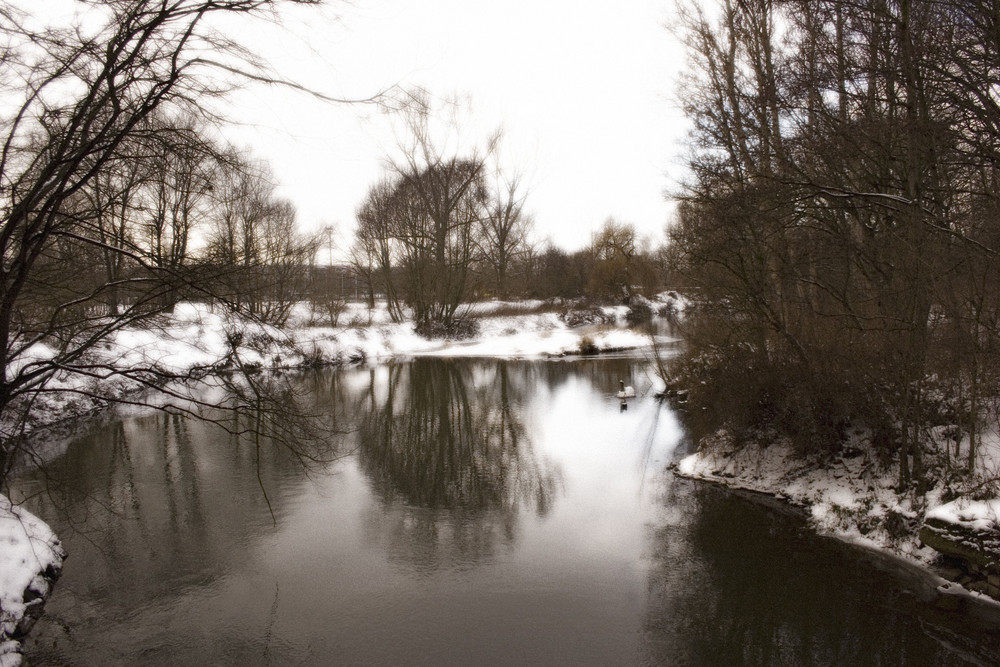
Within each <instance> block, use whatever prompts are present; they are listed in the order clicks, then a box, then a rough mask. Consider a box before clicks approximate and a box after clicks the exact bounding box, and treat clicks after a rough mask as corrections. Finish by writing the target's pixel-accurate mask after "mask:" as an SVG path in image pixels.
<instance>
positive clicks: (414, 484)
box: [358, 359, 558, 567]
mask: <svg viewBox="0 0 1000 667" xmlns="http://www.w3.org/2000/svg"><path fill="white" fill-rule="evenodd" d="M530 377H531V375H530V374H529V373H517V374H512V373H511V370H510V368H509V366H508V362H505V361H489V362H482V363H478V364H477V363H469V362H468V361H465V362H462V363H455V362H452V361H447V360H439V359H417V360H415V361H413V362H411V363H408V364H397V365H391V366H389V368H388V377H387V378H385V379H384V382H379V379H378V378H376V377H375V375H374V374H373V376H372V383H371V385H370V387H369V392H368V394H367V397H366V400H367V402H368V403H369V405H368V407H367V411H366V414H365V415H364V416H363V417H362V418H361V423H360V429H359V437H358V443H359V459H360V462H361V466H362V469H363V470H364V471H365V472H366V474H367V475H368V476H369V478H370V479H371V480H372V483H373V485H374V487H375V488H376V490H377V491H378V492H379V494H380V495H381V496H382V497H383V499H384V500H385V503H386V505H390V504H392V505H394V509H393V510H392V511H391V512H388V513H385V512H381V511H380V512H378V513H377V514H373V517H372V518H373V520H375V521H379V522H382V521H395V522H396V523H397V526H396V529H394V530H384V529H383V528H380V529H379V530H378V531H373V533H377V534H380V535H392V536H394V537H393V538H392V539H393V540H394V541H395V542H397V544H396V545H395V546H394V547H392V548H390V552H392V553H396V554H406V558H411V559H413V560H414V561H416V562H417V564H418V565H423V566H428V567H433V566H436V565H438V564H440V563H441V562H442V561H448V562H463V563H469V562H471V561H478V560H479V559H481V558H483V557H487V556H488V555H489V554H492V553H493V551H494V549H495V548H496V546H497V545H498V544H503V543H510V542H511V541H513V539H514V538H515V535H516V523H517V520H518V515H519V512H520V510H521V509H522V508H529V509H530V510H531V511H533V512H535V513H537V514H538V515H545V514H546V513H547V512H548V511H549V509H550V508H551V506H552V502H553V499H554V495H555V493H556V490H557V486H558V475H557V474H556V473H555V472H554V471H553V470H551V469H550V467H547V466H545V465H543V463H542V462H540V461H539V460H538V458H537V457H536V455H535V452H534V449H533V446H532V439H531V437H530V434H529V433H528V432H527V429H526V428H525V425H524V422H523V420H522V419H521V414H520V411H521V409H522V407H523V402H524V395H525V390H526V387H525V386H524V383H525V382H527V381H528V379H529V378H530ZM400 500H401V501H402V502H398V501H400Z"/></svg>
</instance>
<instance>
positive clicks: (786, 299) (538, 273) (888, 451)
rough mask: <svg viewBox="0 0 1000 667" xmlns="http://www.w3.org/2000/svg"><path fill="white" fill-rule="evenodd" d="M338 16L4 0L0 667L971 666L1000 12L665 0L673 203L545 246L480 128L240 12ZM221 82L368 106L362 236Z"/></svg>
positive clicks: (439, 101)
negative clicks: (357, 92) (319, 205)
mask: <svg viewBox="0 0 1000 667" xmlns="http://www.w3.org/2000/svg"><path fill="white" fill-rule="evenodd" d="M333 4H335V0H327V1H324V0H79V1H77V0H72V1H71V2H68V3H67V6H68V7H71V8H72V10H71V11H69V12H55V11H52V12H48V13H47V11H46V9H45V8H42V7H36V6H34V5H33V4H31V3H26V2H9V3H8V2H0V38H2V39H0V100H2V102H0V130H2V133H0V146H2V147H0V211H2V218H0V252H2V257H3V265H2V272H0V350H2V355H3V356H2V366H3V368H2V370H3V373H2V374H0V543H4V544H6V543H7V542H9V543H10V544H11V546H10V547H9V548H6V547H3V546H0V570H3V572H0V574H3V576H0V666H7V665H19V664H21V663H22V659H23V660H24V661H25V662H26V663H27V664H64V663H73V664H90V663H95V664H135V661H136V660H139V661H140V662H142V663H144V664H171V663H172V662H174V664H176V663H175V661H180V662H186V663H189V664H195V663H198V662H207V663H213V664H238V663H243V662H246V661H247V660H250V661H253V660H258V661H259V660H260V658H261V656H263V657H264V659H265V662H269V661H272V660H275V661H281V662H286V663H287V662H299V663H301V664H336V663H338V662H358V663H366V664H406V663H408V662H413V661H417V662H420V661H421V660H419V659H417V658H415V657H414V656H423V658H424V659H426V660H430V661H432V662H437V663H439V664H469V663H470V662H477V661H478V662H482V661H484V660H485V661H486V662H491V661H492V662H499V663H507V664H511V663H520V664H555V663H558V662H562V661H563V660H565V661H568V662H576V663H579V664H586V663H590V662H592V663H594V664H607V663H608V662H609V661H616V662H619V663H620V664H669V663H671V662H673V661H680V662H687V663H701V664H712V663H719V662H725V663H730V664H740V663H744V664H795V663H816V664H838V663H839V664H868V662H871V663H873V664H884V663H896V664H905V663H908V662H918V661H919V660H920V659H922V658H926V657H927V656H928V655H930V656H933V657H934V659H936V660H937V661H938V662H941V663H942V664H943V663H946V662H950V661H952V660H957V659H961V660H964V661H966V662H968V663H969V664H980V662H981V661H982V660H984V659H987V660H988V656H990V655H991V654H992V655H994V657H995V653H994V652H995V651H1000V645H997V640H994V639H989V637H993V636H995V635H996V633H995V630H996V628H998V627H1000V605H998V604H997V603H996V602H995V601H996V600H1000V547H998V546H997V545H1000V519H998V516H997V513H998V512H1000V435H998V433H1000V403H998V399H1000V396H998V389H997V388H998V386H1000V8H998V6H997V4H996V3H994V2H988V1H986V0H947V1H945V0H851V1H846V0H703V1H699V0H678V1H677V2H676V3H667V4H669V6H667V4H665V5H664V6H665V9H664V11H665V16H667V17H668V18H667V19H665V20H664V22H663V26H662V38H663V39H664V40H675V41H676V42H677V43H678V44H679V45H680V46H682V47H683V52H684V54H685V59H684V60H683V62H678V63H677V64H676V69H677V77H676V82H675V83H674V84H672V85H673V88H674V89H673V90H672V93H671V97H672V102H671V103H672V104H674V105H675V106H677V107H679V108H680V110H681V111H683V116H684V119H685V123H686V125H685V134H684V139H683V143H682V145H681V146H679V147H678V150H677V155H676V156H671V157H670V158H669V159H671V160H673V161H675V162H676V163H677V164H678V165H680V167H681V172H680V173H681V174H682V175H681V176H680V177H679V178H677V179H673V180H671V181H669V182H668V181H667V179H666V177H664V182H663V183H662V193H663V197H664V198H665V199H666V200H668V201H669V202H671V204H672V208H671V211H672V214H671V215H670V216H669V217H668V218H665V219H663V220H656V221H654V228H653V231H652V232H650V228H649V226H648V224H647V225H646V226H643V224H637V222H638V221H633V220H630V219H626V218H623V217H618V216H615V215H610V216H607V217H606V218H603V219H602V221H601V222H600V223H599V224H594V225H591V226H587V225H586V224H584V222H582V221H581V223H580V225H579V230H578V231H579V234H578V236H579V237H580V239H581V242H580V245H579V246H578V247H576V248H562V247H559V246H558V245H557V244H556V243H554V242H553V241H552V240H551V237H549V236H546V235H545V234H544V233H543V232H542V231H541V229H542V228H544V224H543V223H545V222H546V221H545V220H543V219H540V218H539V217H538V216H537V215H536V214H535V209H534V208H533V205H532V196H533V192H534V188H535V185H536V184H535V183H533V181H532V176H531V173H532V172H531V165H529V164H516V163H513V164H512V163H511V161H510V160H507V159H504V156H505V154H506V153H505V136H504V132H503V131H502V129H497V130H495V131H485V132H481V131H480V128H479V127H478V126H476V127H475V128H474V129H472V125H471V124H467V125H465V126H463V121H462V115H461V113H457V112H455V109H456V108H457V107H458V106H460V104H459V103H457V102H455V101H454V100H452V99H450V98H446V96H445V95H443V94H439V93H438V91H432V90H428V89H426V88H424V87H421V86H416V85H405V84H404V83H400V84H398V85H394V86H389V87H386V88H379V87H376V84H374V83H373V86H372V90H371V91H370V97H362V98H359V99H353V98H351V99H348V98H344V97H342V96H339V95H337V94H335V93H333V92H332V91H331V90H327V89H320V88H316V87H314V86H312V85H306V84H304V83H302V82H300V80H299V79H297V78H296V72H294V71H292V72H289V71H284V70H282V69H279V68H277V67H274V66H272V64H271V63H269V62H268V61H267V60H266V59H265V58H263V57H261V56H260V55H258V53H257V51H256V50H255V47H254V44H253V43H248V42H245V41H243V40H241V38H240V37H239V33H238V31H232V32H229V31H228V29H227V26H231V25H234V24H231V23H227V21H231V20H246V21H250V22H254V21H260V22H271V23H273V24H281V23H282V22H283V20H285V18H286V17H287V14H286V12H288V11H289V8H294V9H295V10H296V11H299V10H303V9H317V8H319V7H320V6H322V7H329V6H331V5H333ZM360 4H361V5H364V4H365V3H360ZM311 6H315V7H311ZM427 11H428V12H429V13H433V12H434V11H438V10H430V9H428V10H427ZM579 11H580V12H581V13H585V12H588V11H590V9H588V8H581V9H580V10H579ZM348 20H349V19H345V22H347V21H348ZM553 39H554V41H555V38H553ZM359 67H360V66H359ZM251 86H264V87H266V88H267V89H268V90H276V91H281V93H282V94H287V95H289V96H291V97H290V98H289V99H292V100H294V99H309V100H311V101H319V102H320V103H322V104H324V105H329V107H330V108H338V109H339V108H350V109H357V110H358V113H359V114H361V113H365V114H372V115H377V116H379V117H381V118H385V119H388V121H387V122H389V123H391V124H392V126H393V128H394V136H393V142H392V145H391V146H390V147H389V148H387V149H386V150H385V153H384V155H383V159H382V169H381V172H380V174H379V176H378V177H377V178H376V179H374V180H373V181H372V182H371V183H370V184H369V185H368V189H367V191H366V193H365V194H364V196H362V197H359V198H358V200H357V201H356V202H353V205H354V211H355V215H354V219H353V220H350V221H344V222H343V223H338V226H334V225H332V224H328V225H325V226H318V225H317V224H313V223H314V221H304V220H302V219H300V216H299V214H298V209H297V204H296V202H295V201H293V200H292V199H291V198H289V197H288V196H286V191H285V190H283V189H282V185H283V184H282V182H281V179H280V178H279V176H278V175H277V173H276V171H275V168H274V167H273V166H272V165H271V164H270V163H269V162H268V160H267V159H266V158H265V157H263V156H262V154H261V153H259V152H258V151H256V150H255V147H254V146H253V145H252V142H251V143H250V145H244V144H242V143H239V142H237V141H234V140H233V139H231V138H230V135H228V134H227V132H226V128H227V125H228V124H230V122H231V119H230V118H228V114H227V107H226V106H225V103H226V100H228V99H231V98H232V97H233V96H234V95H235V94H236V93H238V92H239V91H241V90H244V89H247V88H248V87H251ZM296 96H298V97H296ZM293 103H294V102H293ZM624 103H626V102H623V104H624ZM663 122H667V120H666V118H664V121H663ZM595 133H598V128H595ZM470 134H471V135H472V139H471V140H470V139H468V137H469V135H470ZM243 136H246V135H245V134H244V135H243ZM459 136H462V137H463V138H462V139H461V140H460V139H457V138H456V137H459ZM585 140H588V139H585V138H581V141H585ZM337 159H338V156H337V155H330V156H329V160H330V161H336V160H337ZM601 187H602V184H601V183H599V182H592V183H581V184H580V188H581V189H587V188H591V189H599V188H601ZM330 189H331V191H334V192H335V191H336V190H337V184H336V183H331V185H330ZM645 222H647V223H648V221H645ZM626 385H627V386H626ZM613 447H618V449H614V448H613ZM633 487H635V489H634V490H633ZM740 494H747V495H740ZM759 495H766V496H767V497H768V498H769V499H771V500H769V501H765V502H761V501H760V499H759V497H758V496H759ZM773 499H777V503H778V504H781V505H782V506H784V507H785V509H781V510H775V509H774V507H773V506H772V505H770V504H768V503H769V502H771V501H773ZM789 507H791V508H793V509H791V510H789V509H788V508H789ZM678 510H679V511H678ZM789 513H791V514H789ZM36 515H37V516H36ZM678 515H680V516H682V517H683V519H678V518H677V517H678ZM46 522H48V523H50V524H51V525H52V527H51V528H50V527H49V526H48V525H46ZM91 522H94V523H91ZM800 526H808V527H809V529H810V531H811V532H810V537H803V536H802V531H801V530H800ZM817 535H822V536H830V535H832V536H835V537H837V538H839V541H838V542H837V545H838V546H831V545H830V544H829V543H827V542H824V541H822V540H821V539H819V538H818V537H817ZM553 536H557V537H556V538H553ZM735 536H739V538H738V539H737V538H736V537H735ZM560 540H562V541H560ZM734 544H736V545H737V546H735V547H734V546H733V545H734ZM844 544H847V545H850V546H844ZM5 548H6V551H5ZM855 548H856V549H855ZM841 549H843V550H844V551H841ZM75 553H79V554H80V555H79V556H78V557H76V558H74V554H75ZM876 553H877V554H878V555H877V556H876V555H872V554H876ZM859 554H860V555H859ZM883 557H885V558H888V559H889V560H886V561H885V563H889V564H884V563H883V561H882V560H879V559H881V558H883ZM64 558H66V559H67V560H66V564H65V565H64V564H63V559H64ZM786 561H787V564H786V565H784V567H787V568H788V570H781V571H778V570H775V569H774V568H776V567H778V566H779V563H786ZM873 562H874V563H875V565H872V563H873ZM830 563H833V564H832V565H830ZM74 567H78V568H79V569H77V570H73V568H74ZM64 568H65V572H66V573H65V577H67V578H69V579H70V581H69V583H67V584H63V583H60V584H58V585H56V586H55V587H54V588H53V584H54V583H55V581H56V579H58V578H59V577H60V576H61V574H62V573H63V571H64ZM680 568H687V569H680ZM744 568H749V569H747V571H752V572H755V573H757V574H751V575H745V574H741V573H742V572H744ZM757 568H759V569H757ZM768 568H771V569H768ZM790 571H791V572H790ZM317 572H320V573H330V574H329V577H327V576H325V575H324V576H319V577H317V576H315V575H316V573H317ZM913 572H918V573H919V574H916V575H915V574H913ZM306 573H308V574H306ZM314 579H315V581H314ZM746 579H752V580H753V581H754V582H755V583H747V581H746ZM817 580H822V581H823V582H824V585H827V584H828V585H830V590H829V591H828V592H827V597H826V598H824V599H829V600H830V603H829V608H823V609H820V608H818V607H813V606H810V605H813V604H815V603H814V602H810V601H809V600H811V599H812V597H815V596H812V597H810V596H811V592H812V591H814V590H815V587H816V586H817V585H818V584H817V583H816V581H817ZM914 580H919V582H920V583H919V584H913V583H912V581H914ZM303 581H310V582H314V585H315V590H305V589H306V588H308V587H306V586H303V584H302V582H303ZM842 581H843V582H844V583H843V586H841V585H840V583H841V582H842ZM191 582H200V583H197V584H195V585H192V584H191ZM497 582H504V583H502V584H501V583H497ZM311 585H313V584H311ZM758 585H759V586H760V588H749V589H748V588H745V586H751V587H752V586H758ZM193 589H197V590H196V592H195V593H192V590H193ZM64 590H65V593H64ZM498 590H501V591H502V592H503V594H504V595H507V596H508V597H504V595H500V594H499V593H497V591H498ZM775 590H780V591H781V592H780V593H774V592H773V591H775ZM911 590H917V591H918V593H917V594H915V595H912V596H909V597H908V595H909V593H908V591H911ZM109 591H110V592H109ZM289 591H292V592H291V593H289ZM900 591H903V593H900ZM342 594H343V596H344V597H343V598H341V597H339V596H341V595H342ZM770 595H778V596H788V597H780V599H779V600H778V601H777V602H775V601H773V600H770V598H769V596H770ZM911 598H916V599H917V602H914V601H913V600H912V599H911ZM347 599H350V600H351V604H347V603H345V602H343V600H347ZM501 599H502V601H501V602H497V600H501ZM303 600H304V601H305V602H303ZM418 600H419V601H420V602H419V605H424V606H425V608H426V609H427V610H431V611H432V612H433V613H428V614H426V617H425V616H424V615H422V614H418V613H414V612H413V607H411V605H417V604H418V603H417V602H416V601H418ZM568 600H578V601H582V602H580V603H579V604H572V603H571V602H567V601H568ZM703 600H714V601H715V602H716V603H715V604H703V603H702V601H703ZM206 601H210V602H206ZM484 601H485V602H484ZM883 601H884V602H885V603H884V604H882V602H883ZM46 604H48V605H49V607H50V608H49V609H47V610H46V611H45V612H44V614H43V613H42V607H43V606H44V605H46ZM756 604H761V605H766V609H767V610H768V611H767V613H764V612H762V611H761V609H758V608H757V607H756V606H755V605H756ZM213 605H215V606H214V607H213ZM505 605H509V607H508V606H505ZM563 605H566V606H563ZM52 607H54V611H53V610H52V609H51V608H52ZM762 608H763V607H762ZM804 608H807V609H809V610H810V611H809V612H808V613H800V611H797V610H801V609H804ZM96 609H100V610H106V611H108V612H109V613H107V614H105V615H103V616H101V615H98V614H96V612H94V611H93V610H96ZM304 609H305V610H309V612H308V613H305V612H303V611H302V610H304ZM774 609H779V611H773V610H774ZM856 609H863V610H865V611H863V612H857V615H855V612H854V611H851V612H850V613H846V612H842V611H838V610H856ZM170 610H175V611H170ZM220 610H222V611H220ZM268 610H270V611H268ZM679 610H680V611H679ZM685 610H686V611H685ZM772 612H773V613H772ZM681 613H683V614H686V615H685V616H684V617H685V618H691V619H696V622H692V623H690V624H688V625H690V626H692V627H688V625H683V624H680V623H679V622H678V620H677V615H678V614H681ZM98 616H101V617H100V618H99V617H98ZM845 616H849V617H850V618H848V620H843V618H844V617H845ZM105 617H106V618H105ZM404 617H405V618H407V619H409V620H407V621H405V622H403V621H399V624H398V628H397V629H396V631H395V632H394V634H392V635H388V634H387V633H388V630H387V628H388V627H389V626H390V625H393V624H394V623H396V621H390V620H387V619H397V620H398V619H400V618H404ZM557 619H558V620H557ZM622 619H625V620H624V621H623V620H622ZM522 621H523V623H522ZM842 622H843V623H846V624H848V625H846V626H844V627H843V628H842V627H841V626H840V623H842ZM812 623H815V625H811V624H812ZM36 624H37V627H35V626H36ZM695 626H696V627H695ZM33 627H35V629H33ZM231 628H236V629H235V630H232V634H231V635H230V634H227V633H229V631H230V629H231ZM463 628H464V629H463ZM546 628H547V630H543V629H546ZM622 628H625V630H624V631H622ZM635 628H641V630H638V631H637V630H635ZM719 628H724V629H726V631H725V632H722V631H721V630H719ZM29 631H30V632H31V634H30V635H29ZM131 633H135V635H138V636H141V639H139V640H137V641H136V642H135V643H134V645H133V644H132V643H130V642H129V641H123V640H122V638H123V637H129V636H131ZM518 633H522V634H521V635H518ZM720 633H721V634H720ZM963 633H964V634H963ZM456 635H461V637H457V636H456ZM514 635H517V636H522V635H523V637H524V641H523V643H522V644H518V643H517V642H511V641H510V640H509V637H510V636H514ZM779 636H780V637H784V638H785V639H782V640H781V641H779V640H777V639H775V637H779ZM36 637H37V639H36ZM191 637H195V638H194V639H191V641H188V640H187V638H191ZM220 637H222V638H223V639H221V640H220V639H219V638H220ZM428 638H429V639H428ZM942 638H944V639H942ZM209 639H211V641H209ZM422 650H425V651H427V652H426V653H420V651H422Z"/></svg>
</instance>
